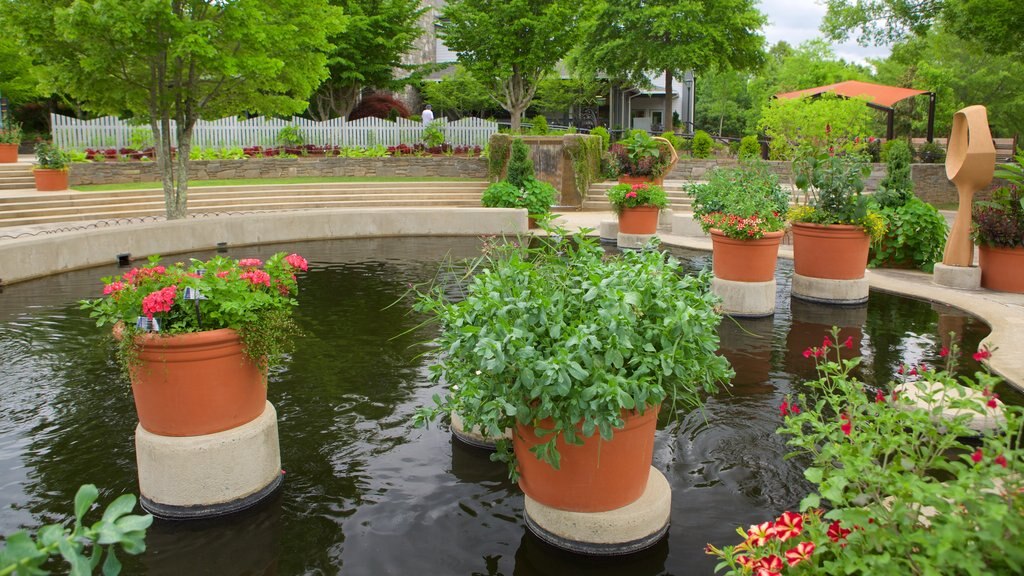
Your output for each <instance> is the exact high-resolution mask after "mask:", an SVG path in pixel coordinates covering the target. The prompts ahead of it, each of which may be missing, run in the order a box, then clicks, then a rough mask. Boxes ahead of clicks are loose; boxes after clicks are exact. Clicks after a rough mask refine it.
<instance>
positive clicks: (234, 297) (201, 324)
mask: <svg viewBox="0 0 1024 576" xmlns="http://www.w3.org/2000/svg"><path fill="white" fill-rule="evenodd" d="M159 261H160V257H159V256H153V257H151V258H150V260H149V265H148V266H144V267H141V268H132V269H131V270H129V271H128V272H125V273H124V274H122V275H120V276H116V277H105V278H103V279H102V281H103V283H104V287H103V297H102V298H97V299H95V300H83V301H82V302H81V303H80V304H81V306H80V307H81V308H82V309H83V310H89V315H90V316H91V317H92V318H95V319H96V325H97V326H106V325H111V326H113V325H120V327H121V328H120V330H121V334H120V344H119V346H118V351H119V353H118V356H119V359H120V360H121V364H122V367H123V368H124V369H125V371H126V372H128V371H130V370H131V369H132V368H133V365H134V363H135V359H136V358H137V346H138V342H137V339H138V337H140V336H142V335H143V332H142V331H141V330H140V329H139V328H138V327H137V326H136V324H137V323H136V320H137V319H139V318H140V317H146V318H148V319H149V320H151V321H152V320H156V321H157V324H158V327H159V333H158V334H157V336H159V335H174V334H184V333H190V332H202V331H205V330H216V329H219V328H233V329H235V330H238V333H239V335H240V337H241V339H242V343H243V345H244V346H245V352H246V355H247V356H248V357H249V358H250V359H251V360H252V361H253V362H254V363H255V364H256V365H257V366H259V367H260V368H261V369H263V370H264V371H265V370H267V369H268V368H269V367H271V366H274V365H276V364H279V363H280V362H281V361H282V360H283V359H284V356H285V354H287V352H288V351H289V350H290V349H291V345H292V341H293V337H294V336H295V335H296V334H297V332H298V329H297V327H296V326H295V323H294V320H293V319H292V308H293V307H294V306H296V305H297V304H298V302H297V301H296V300H295V298H294V294H295V293H296V292H297V291H298V284H297V279H296V276H295V274H296V273H297V272H299V271H305V270H306V269H307V268H308V264H307V263H306V260H305V259H304V258H302V257H301V256H299V255H298V254H289V255H287V256H286V255H285V253H284V252H281V253H278V254H275V255H273V256H271V257H270V258H269V259H267V261H266V262H262V261H260V260H258V259H255V258H246V259H242V260H233V259H229V258H224V257H223V256H215V257H214V258H212V259H210V260H208V261H205V262H203V261H200V260H195V259H193V260H191V261H190V262H189V263H188V264H185V263H184V262H178V263H175V264H174V265H172V266H163V265H160V264H159ZM187 290H193V291H196V293H198V294H199V295H200V296H201V297H202V298H200V299H192V300H186V299H185V292H186V291H187Z"/></svg>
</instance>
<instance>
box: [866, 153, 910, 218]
mask: <svg viewBox="0 0 1024 576" xmlns="http://www.w3.org/2000/svg"><path fill="white" fill-rule="evenodd" d="M886 145H887V146H886V148H885V156H886V159H887V160H886V172H885V178H883V179H882V182H881V183H880V184H879V185H878V192H876V193H875V195H874V199H875V202H877V203H878V205H879V206H880V207H882V208H895V207H898V206H902V205H903V204H905V203H906V202H907V200H909V199H910V198H912V197H913V195H914V181H913V180H911V178H910V162H911V159H912V152H911V150H910V145H909V144H907V143H906V142H904V141H902V140H893V141H890V142H886Z"/></svg>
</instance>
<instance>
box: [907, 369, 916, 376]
mask: <svg viewBox="0 0 1024 576" xmlns="http://www.w3.org/2000/svg"><path fill="white" fill-rule="evenodd" d="M907 376H917V368H911V369H910V372H907Z"/></svg>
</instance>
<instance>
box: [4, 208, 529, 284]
mask: <svg viewBox="0 0 1024 576" xmlns="http://www.w3.org/2000/svg"><path fill="white" fill-rule="evenodd" d="M526 231H527V220H526V210H522V209H513V208H348V209H331V210H305V211H292V212H266V213H257V214H240V215H229V216H213V217H209V218H186V219H184V220H172V221H164V222H149V223H145V224H132V225H125V226H112V227H109V228H98V229H90V230H82V231H76V232H66V233H61V234H49V235H46V236H39V237H32V238H24V239H16V240H10V241H4V242H2V243H0V284H13V283H15V282H22V281H24V280H31V279H33V278H39V277H42V276H48V275H50V274H56V273H60V272H67V271H69V270H77V269H80V268H88V267H90V266H97V265H101V264H109V263H113V262H117V255H118V254H121V253H125V252H130V253H131V254H132V257H133V258H135V259H142V258H145V257H146V256H149V255H151V254H161V255H164V254H176V253H181V252H194V251H197V250H207V249H213V248H216V247H217V244H218V243H220V242H226V243H227V244H228V245H229V246H249V245H255V244H276V243H281V242H296V241H304V240H325V239H335V238H368V237H386V236H483V235H490V234H497V235H500V234H510V235H514V234H525V233H526Z"/></svg>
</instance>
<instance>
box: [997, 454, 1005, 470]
mask: <svg viewBox="0 0 1024 576" xmlns="http://www.w3.org/2000/svg"><path fill="white" fill-rule="evenodd" d="M996 464H999V465H1000V466H1002V467H1003V468H1006V456H1003V455H1002V454H1000V455H999V456H996Z"/></svg>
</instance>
